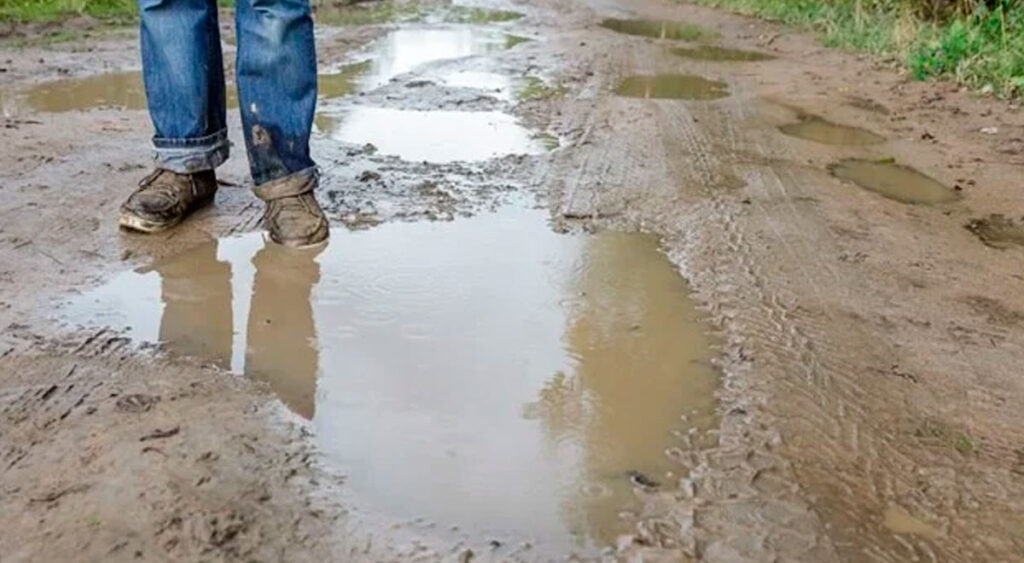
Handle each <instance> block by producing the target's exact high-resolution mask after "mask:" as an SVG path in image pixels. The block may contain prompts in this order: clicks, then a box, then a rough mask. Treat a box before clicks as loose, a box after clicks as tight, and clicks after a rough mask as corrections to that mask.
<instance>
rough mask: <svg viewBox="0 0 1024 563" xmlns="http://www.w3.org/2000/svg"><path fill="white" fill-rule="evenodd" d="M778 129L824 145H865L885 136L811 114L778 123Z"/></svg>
mask: <svg viewBox="0 0 1024 563" xmlns="http://www.w3.org/2000/svg"><path fill="white" fill-rule="evenodd" d="M779 131H781V132H782V133H783V134H785V135H789V136H790V137H796V138H798V139H804V140H806V141H814V142H816V143H822V144H826V145H849V146H866V145H877V144H879V143H883V142H885V137H882V136H881V135H876V134H875V133H872V132H871V131H868V130H867V129H862V128H860V127H853V126H851V125H840V124H838V123H833V122H831V121H829V120H827V119H825V118H823V117H819V116H817V115H811V114H800V115H798V116H797V122H796V123H787V124H785V125H780V126H779Z"/></svg>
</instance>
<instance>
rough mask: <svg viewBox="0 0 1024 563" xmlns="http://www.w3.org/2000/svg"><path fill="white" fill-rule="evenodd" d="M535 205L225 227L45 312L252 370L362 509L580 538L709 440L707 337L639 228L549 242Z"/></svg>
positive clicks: (556, 538)
mask: <svg viewBox="0 0 1024 563" xmlns="http://www.w3.org/2000/svg"><path fill="white" fill-rule="evenodd" d="M546 216H547V214H546V213H545V212H543V211H539V210H533V209H524V208H519V207H509V208H503V209H501V210H499V211H497V212H495V213H484V214H481V215H478V216H476V217H473V218H471V219H458V220H456V221H454V222H449V223H429V222H426V223H412V224H391V225H385V226H381V227H378V228H375V229H371V230H367V231H361V232H358V233H345V234H342V235H341V236H340V237H335V239H334V240H333V241H332V242H331V243H330V245H329V246H328V247H327V248H326V249H324V250H322V251H312V252H295V251H291V250H289V249H284V248H281V247H278V246H276V245H273V244H268V243H265V242H264V241H263V238H262V236H261V235H260V234H258V233H253V234H249V235H245V236H242V237H234V238H225V239H221V240H218V241H211V242H209V243H206V244H202V245H200V246H198V247H196V248H194V249H192V250H189V251H187V252H186V253H184V254H182V255H180V256H176V257H172V258H169V259H167V260H164V261H161V262H159V263H157V264H154V265H153V266H149V267H145V268H142V269H140V270H138V271H134V272H127V273H125V274H122V275H120V276H118V277H116V278H114V279H113V280H112V281H111V282H110V283H109V284H107V285H105V286H102V287H100V288H98V289H96V290H94V291H92V292H90V293H88V294H85V295H83V296H82V297H80V298H78V299H76V300H75V301H73V302H72V303H70V304H69V306H68V307H67V308H66V309H65V313H64V314H65V315H66V316H67V317H68V318H69V319H72V320H75V321H79V322H85V323H90V324H97V325H102V326H111V327H128V328H127V330H128V331H129V334H130V335H131V336H132V338H134V339H137V340H141V341H152V342H161V343H163V344H164V345H165V346H167V347H168V348H169V349H170V350H172V351H173V352H174V353H177V354H183V355H188V356H196V357H198V358H200V359H202V360H204V361H208V362H211V363H213V364H215V365H218V366H221V367H223V368H225V369H232V370H234V371H236V372H238V373H245V374H247V375H249V376H250V377H253V378H255V379H258V380H261V381H265V382H267V383H268V384H269V385H270V387H271V388H272V389H273V390H274V391H275V393H277V395H278V396H279V397H280V398H281V400H282V401H283V402H284V403H285V404H286V405H287V406H288V407H289V408H290V409H292V410H293V411H294V412H295V413H297V414H299V415H300V416H302V417H304V418H307V419H310V420H312V421H313V425H314V427H315V428H316V431H317V432H316V433H317V440H318V441H319V443H320V444H321V447H322V449H323V451H324V452H325V453H326V455H327V456H328V457H329V458H330V459H332V461H333V462H334V463H336V464H338V465H339V466H340V467H342V468H344V469H345V471H346V473H347V475H348V484H349V487H348V488H349V489H350V493H349V494H350V495H351V499H352V502H353V505H354V506H356V507H359V509H360V511H362V512H365V513H367V514H368V517H387V518H391V519H397V520H399V521H401V520H407V519H415V518H420V519H424V520H425V521H426V522H425V524H426V523H432V525H434V526H436V527H437V528H438V529H439V530H450V529H452V527H457V528H458V529H459V530H462V531H464V532H472V533H473V534H475V535H477V536H481V537H490V538H496V539H497V540H499V541H500V542H502V543H513V544H519V543H522V542H524V541H528V542H530V543H531V544H533V545H534V546H535V547H534V552H535V553H545V554H549V555H551V556H555V555H557V554H560V553H567V552H569V551H573V550H575V551H576V552H578V553H586V552H595V551H596V550H598V549H600V548H601V547H603V546H606V545H610V544H612V543H614V542H615V540H616V538H617V537H618V536H619V535H621V534H625V533H629V532H630V531H631V529H632V528H633V526H634V525H635V523H636V518H637V516H638V514H639V513H640V512H641V510H642V509H643V503H642V502H641V500H640V499H639V498H638V495H640V496H641V497H642V496H643V494H651V493H655V492H657V491H658V490H660V489H661V488H662V484H665V485H666V486H669V487H672V486H674V484H675V482H676V481H677V480H678V479H680V478H682V477H685V474H683V473H685V472H682V473H681V472H680V468H679V466H678V463H677V461H676V459H677V458H678V457H679V456H682V455H685V452H687V451H690V450H692V449H693V448H695V447H699V446H701V445H702V444H703V445H704V446H706V445H707V444H708V440H710V441H711V442H712V443H713V442H714V440H715V438H714V437H713V436H712V435H709V434H707V431H709V430H711V429H712V428H713V427H714V420H715V402H714V392H715V389H716V386H717V375H716V373H715V371H714V369H713V368H712V367H711V364H710V362H711V359H712V358H713V357H714V354H713V351H712V340H711V338H710V337H709V336H708V332H709V329H708V327H707V326H706V325H705V324H704V322H703V321H702V320H701V319H700V315H699V314H698V312H697V311H696V309H695V307H694V305H693V304H692V303H691V301H690V299H689V297H688V289H687V287H686V285H685V283H683V281H682V279H681V278H680V277H679V276H678V274H677V272H676V270H675V268H674V267H673V266H672V265H671V263H670V262H668V260H667V258H666V257H665V256H664V255H663V254H662V253H661V252H660V251H659V249H658V247H657V244H656V241H655V239H653V238H652V237H649V236H645V235H639V234H624V233H599V234H594V235H587V234H576V235H560V234H557V233H555V232H554V231H552V230H551V229H550V227H548V225H547V221H546ZM454 248H458V249H459V251H458V252H452V249H454ZM396 351H401V353H396ZM368 421H372V423H371V424H367V422H368ZM426 467H429V468H431V469H430V470H429V471H424V470H423V468H426ZM453 499H459V501H458V502H453ZM375 515H376V516H375Z"/></svg>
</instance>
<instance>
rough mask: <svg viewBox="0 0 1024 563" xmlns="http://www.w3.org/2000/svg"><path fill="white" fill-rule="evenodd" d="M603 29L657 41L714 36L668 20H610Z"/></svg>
mask: <svg viewBox="0 0 1024 563" xmlns="http://www.w3.org/2000/svg"><path fill="white" fill-rule="evenodd" d="M601 27H603V28H606V29H610V30H612V31H616V32H618V33H625V34H627V35H640V36H643V37H653V38H655V39H679V40H684V41H696V40H697V39H703V38H707V37H712V36H713V35H714V34H713V33H711V32H709V31H707V30H705V29H704V28H702V27H700V26H697V25H694V24H692V23H686V22H676V21H668V20H625V19H616V18H609V19H606V20H604V21H602V22H601Z"/></svg>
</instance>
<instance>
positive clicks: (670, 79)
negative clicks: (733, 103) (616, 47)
mask: <svg viewBox="0 0 1024 563" xmlns="http://www.w3.org/2000/svg"><path fill="white" fill-rule="evenodd" d="M615 93H616V94H618V95H620V96H628V97H632V98H667V99H674V100H715V99H718V98H724V97H726V96H728V95H729V86H728V85H727V84H726V83H725V82H718V81H715V80H708V79H706V78H702V77H700V76H694V75H690V74H658V75H655V76H630V77H628V78H626V79H624V80H623V81H622V82H621V83H620V84H619V86H618V87H617V88H615Z"/></svg>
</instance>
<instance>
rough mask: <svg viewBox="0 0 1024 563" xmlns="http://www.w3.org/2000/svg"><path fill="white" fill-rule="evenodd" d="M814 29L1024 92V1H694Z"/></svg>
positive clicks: (924, 73)
mask: <svg viewBox="0 0 1024 563" xmlns="http://www.w3.org/2000/svg"><path fill="white" fill-rule="evenodd" d="M691 1H693V2H694V3H697V4H704V5H709V6H714V7H720V8H728V9H731V10H735V11H738V12H741V13H745V14H750V15H756V16H760V17H763V18H767V19H771V20H776V21H780V22H783V23H787V24H794V25H798V26H802V27H808V28H812V29H816V30H818V31H820V32H821V35H822V42H823V43H824V44H825V45H826V46H829V47H840V48H843V49H849V50H853V51H860V52H866V53H871V54H876V55H885V56H891V57H895V58H896V59H900V60H903V61H905V64H906V66H907V68H908V70H909V71H910V74H911V75H912V76H913V77H914V78H916V79H918V80H925V79H929V78H936V77H941V78H949V79H952V80H955V81H957V82H959V83H962V84H966V85H968V86H971V87H973V88H977V89H981V90H983V91H989V92H993V93H995V94H998V95H1001V96H1004V97H1019V96H1021V95H1022V94H1024V2H1021V1H1020V0H989V1H988V2H987V3H986V2H979V1H976V0H957V1H951V2H936V1H932V0H691Z"/></svg>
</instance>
